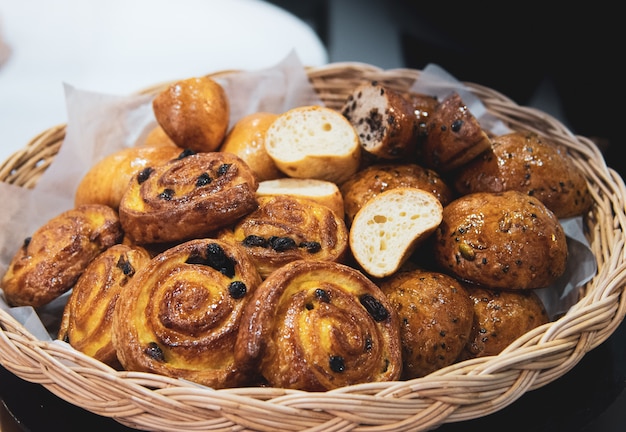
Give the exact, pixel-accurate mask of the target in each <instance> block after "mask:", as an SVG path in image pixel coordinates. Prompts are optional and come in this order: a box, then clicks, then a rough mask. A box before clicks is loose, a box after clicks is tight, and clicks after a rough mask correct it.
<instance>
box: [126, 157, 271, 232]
mask: <svg viewBox="0 0 626 432" xmlns="http://www.w3.org/2000/svg"><path fill="white" fill-rule="evenodd" d="M257 187H258V183H257V181H256V178H255V176H254V173H253V172H252V171H251V170H250V168H249V167H248V165H246V163H245V162H244V161H242V160H241V159H239V158H238V157H237V156H235V155H234V154H232V153H221V152H208V153H195V154H190V155H188V156H185V157H181V158H179V159H176V160H173V161H170V162H168V163H166V164H162V165H159V166H156V167H154V168H146V169H144V170H143V171H140V172H139V173H138V174H137V175H135V176H134V177H133V179H132V180H131V181H130V182H129V187H128V188H127V190H126V192H125V193H124V196H123V197H122V200H121V202H120V208H119V212H120V221H121V223H122V227H123V228H124V232H125V233H126V235H127V236H128V237H130V239H131V241H132V242H135V243H137V244H141V245H143V244H149V243H168V242H179V241H184V240H188V239H191V238H198V237H202V236H206V235H208V234H210V233H211V232H213V231H215V230H218V229H220V228H223V227H225V226H228V225H231V224H233V223H235V222H236V221H237V220H238V219H239V218H241V217H243V216H245V215H246V214H248V213H250V212H251V211H253V210H254V209H256V207H257V198H256V189H257Z"/></svg>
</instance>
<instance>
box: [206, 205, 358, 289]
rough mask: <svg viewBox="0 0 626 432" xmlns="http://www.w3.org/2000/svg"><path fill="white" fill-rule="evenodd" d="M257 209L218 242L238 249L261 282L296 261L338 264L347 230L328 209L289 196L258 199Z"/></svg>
mask: <svg viewBox="0 0 626 432" xmlns="http://www.w3.org/2000/svg"><path fill="white" fill-rule="evenodd" d="M258 201H259V207H258V209H257V210H255V211H254V212H252V213H250V214H248V215H247V216H245V217H244V218H243V219H241V220H240V221H239V222H238V223H237V224H236V225H235V226H234V228H232V229H230V228H227V229H224V230H222V231H220V233H219V234H218V238H220V239H223V240H226V241H230V242H235V243H236V244H239V245H242V246H243V248H244V249H245V251H246V252H247V253H248V255H249V256H250V257H251V258H252V261H253V262H254V263H255V265H256V267H257V270H258V272H259V273H260V274H261V276H262V277H263V278H265V277H267V276H268V275H269V274H270V273H272V272H273V271H274V270H276V269H278V268H279V267H282V266H283V265H284V264H286V263H288V262H291V261H295V260H298V259H303V260H316V261H338V262H340V261H342V259H343V258H344V256H345V254H346V251H347V250H348V229H347V228H346V225H345V222H344V221H343V219H341V218H340V217H339V216H338V215H337V214H336V213H335V212H333V211H332V210H331V209H330V207H328V206H326V205H324V204H321V203H319V202H316V201H313V200H309V199H307V198H302V197H297V196H293V195H271V196H259V197H258Z"/></svg>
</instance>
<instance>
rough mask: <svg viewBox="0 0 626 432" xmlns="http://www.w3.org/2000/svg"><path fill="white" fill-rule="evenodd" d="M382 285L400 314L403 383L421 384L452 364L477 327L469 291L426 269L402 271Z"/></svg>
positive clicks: (443, 275) (453, 281)
mask: <svg viewBox="0 0 626 432" xmlns="http://www.w3.org/2000/svg"><path fill="white" fill-rule="evenodd" d="M378 285H379V286H380V288H381V289H382V290H383V292H384V293H385V295H386V296H387V298H388V299H389V302H390V303H391V305H392V306H393V307H394V308H395V309H396V311H397V312H398V318H399V320H400V337H401V341H402V359H403V365H404V366H403V369H402V378H403V379H413V378H419V377H422V376H425V375H428V374H429V373H431V372H434V371H436V370H438V369H441V368H443V367H445V366H448V365H451V364H453V363H454V362H455V361H456V359H457V358H458V357H459V355H460V354H461V351H462V350H463V349H464V348H465V345H466V344H467V342H468V340H469V336H470V331H471V329H472V323H473V322H474V319H473V318H474V305H473V303H472V300H471V299H470V296H469V294H468V292H467V290H466V289H465V288H464V286H463V285H461V283H460V282H459V281H457V280H456V279H454V278H453V277H451V276H448V275H446V274H444V273H439V272H434V271H428V270H423V269H411V270H407V271H399V272H397V273H395V274H394V275H392V276H390V277H389V278H386V279H384V280H382V281H381V282H380V283H379V284H378Z"/></svg>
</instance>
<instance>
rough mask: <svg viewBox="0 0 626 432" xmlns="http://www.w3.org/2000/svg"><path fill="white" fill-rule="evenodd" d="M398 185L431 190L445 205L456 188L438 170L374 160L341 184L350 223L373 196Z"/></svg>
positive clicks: (450, 199)
mask: <svg viewBox="0 0 626 432" xmlns="http://www.w3.org/2000/svg"><path fill="white" fill-rule="evenodd" d="M396 187H416V188H418V189H423V190H425V191H428V192H431V193H432V194H433V195H435V196H436V197H437V198H438V199H439V201H441V204H442V205H444V206H445V205H446V204H448V203H449V202H450V201H452V198H453V197H454V192H453V190H452V189H451V188H450V187H449V186H448V184H447V183H446V181H445V180H444V179H442V178H441V176H440V175H439V174H438V173H437V172H436V171H433V170H431V169H428V168H424V167H422V166H420V165H416V164H412V163H384V164H374V165H370V166H368V167H366V168H364V169H362V170H360V171H358V172H356V173H355V174H354V175H352V176H351V177H350V178H349V179H348V180H346V181H345V182H344V183H343V184H342V185H341V188H340V190H341V194H342V196H343V201H344V207H345V212H346V223H347V224H348V225H350V224H352V219H354V215H355V214H356V213H357V212H358V211H359V210H360V209H361V207H363V205H364V204H365V203H366V202H367V201H368V200H369V199H370V198H372V197H374V196H376V195H378V194H380V193H381V192H384V191H386V190H389V189H393V188H396Z"/></svg>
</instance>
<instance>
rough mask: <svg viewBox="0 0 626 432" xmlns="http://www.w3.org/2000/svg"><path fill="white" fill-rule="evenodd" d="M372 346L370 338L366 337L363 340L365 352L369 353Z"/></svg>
mask: <svg viewBox="0 0 626 432" xmlns="http://www.w3.org/2000/svg"><path fill="white" fill-rule="evenodd" d="M372 346H373V342H372V337H371V336H367V337H366V338H365V351H371V350H372Z"/></svg>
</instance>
